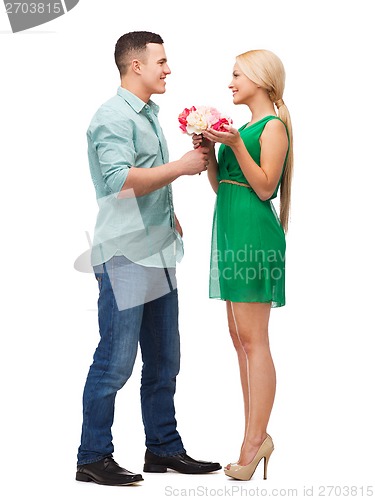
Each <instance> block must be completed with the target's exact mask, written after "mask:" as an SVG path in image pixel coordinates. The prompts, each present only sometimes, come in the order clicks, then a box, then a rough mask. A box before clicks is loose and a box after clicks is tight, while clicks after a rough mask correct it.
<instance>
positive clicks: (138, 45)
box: [115, 31, 164, 76]
mask: <svg viewBox="0 0 375 500" xmlns="http://www.w3.org/2000/svg"><path fill="white" fill-rule="evenodd" d="M148 43H160V44H161V43H164V42H163V39H162V38H161V36H160V35H157V34H155V33H151V32H150V31H132V32H131V33H125V35H122V37H120V38H119V39H118V40H117V43H116V47H115V62H116V66H117V67H118V69H119V71H120V75H121V76H122V75H124V74H125V73H126V70H127V69H128V66H129V64H130V57H132V56H134V55H135V53H136V54H137V55H138V56H140V55H141V54H142V52H146V49H147V44H148Z"/></svg>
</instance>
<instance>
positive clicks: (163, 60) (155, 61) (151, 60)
mask: <svg viewBox="0 0 375 500" xmlns="http://www.w3.org/2000/svg"><path fill="white" fill-rule="evenodd" d="M170 73H171V70H170V69H169V66H168V64H167V56H166V55H165V50H164V46H163V45H162V44H160V43H148V44H147V49H146V54H145V57H144V59H143V62H141V75H142V84H143V85H144V88H145V90H146V91H147V92H148V93H149V94H150V95H152V94H164V92H165V78H166V76H167V75H169V74H170Z"/></svg>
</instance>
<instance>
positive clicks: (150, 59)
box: [76, 31, 221, 485]
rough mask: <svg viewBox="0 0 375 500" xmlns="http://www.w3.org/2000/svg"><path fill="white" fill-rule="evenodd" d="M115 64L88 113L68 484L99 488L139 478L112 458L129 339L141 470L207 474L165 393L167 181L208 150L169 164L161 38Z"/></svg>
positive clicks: (169, 383)
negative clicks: (86, 262)
mask: <svg viewBox="0 0 375 500" xmlns="http://www.w3.org/2000/svg"><path fill="white" fill-rule="evenodd" d="M115 61H116V64H117V66H118V68H119V71H120V77H121V87H119V89H118V92H117V95H116V96H115V97H113V98H112V99H110V100H109V101H107V102H106V103H105V104H104V105H103V106H101V108H99V110H98V111H97V113H96V114H95V116H94V117H93V119H92V121H91V124H90V126H89V129H88V132H87V138H88V155H89V164H90V171H91V176H92V180H93V183H94V186H95V190H96V196H97V200H98V204H99V213H98V217H97V221H96V226H95V235H94V242H93V248H92V253H91V262H92V265H93V267H94V271H95V276H96V279H97V281H98V285H99V300H98V317H99V330H100V337H101V338H100V342H99V344H98V347H97V349H96V351H95V354H94V360H93V363H92V365H91V367H90V370H89V373H88V376H87V380H86V385H85V389H84V394H83V424H82V437H81V445H80V447H79V450H78V462H77V463H78V465H77V473H76V479H77V480H79V481H94V482H96V483H99V484H106V485H123V484H129V483H135V482H138V481H142V479H143V478H142V476H141V474H134V473H132V472H130V471H128V470H126V469H124V468H122V467H120V466H119V465H118V464H117V463H116V462H115V461H114V459H113V456H112V453H113V451H114V447H113V444H112V435H111V427H112V423H113V417H114V402H115V397H116V394H117V391H118V390H119V389H120V388H121V387H122V386H123V385H124V384H125V382H126V381H127V380H128V378H129V377H130V375H131V372H132V369H133V365H134V362H135V358H136V354H137V348H138V343H139V344H140V348H141V353H142V360H143V367H142V380H141V407H142V419H143V424H144V429H145V435H146V454H145V464H144V469H143V470H144V472H166V471H167V469H173V470H175V471H177V472H181V473H187V474H196V473H207V472H212V471H215V470H219V469H220V468H221V466H220V464H219V463H213V462H203V461H197V460H194V459H192V458H190V457H189V456H188V455H187V454H186V451H185V449H184V446H183V443H182V440H181V437H180V435H179V433H178V432H177V429H176V420H175V408H174V393H175V384H176V376H177V374H178V372H179V365H180V341H179V332H178V298H177V288H176V278H175V266H176V259H177V260H178V259H179V258H180V256H181V253H182V240H181V236H182V230H181V226H180V224H179V222H178V220H177V217H176V216H175V214H174V211H173V200H172V190H171V186H170V184H171V183H172V182H173V181H174V180H175V179H177V178H178V177H180V176H181V175H195V174H199V173H201V172H202V171H204V170H206V169H207V163H208V149H207V148H199V149H196V150H192V151H189V152H188V153H186V154H185V155H184V156H182V158H181V159H179V160H178V161H174V162H169V160H168V150H167V145H166V142H165V138H164V135H163V132H162V130H161V128H160V125H159V122H158V119H157V113H158V107H157V106H156V104H154V103H153V102H152V101H151V100H150V97H151V95H152V94H163V93H164V92H165V85H166V82H165V80H166V77H167V75H169V74H170V72H171V71H170V69H169V67H168V64H167V58H166V55H165V51H164V46H163V40H162V39H161V37H160V36H159V35H156V34H154V33H149V32H143V31H141V32H133V33H127V34H125V35H123V36H122V37H121V38H120V39H119V40H118V41H117V44H116V49H115Z"/></svg>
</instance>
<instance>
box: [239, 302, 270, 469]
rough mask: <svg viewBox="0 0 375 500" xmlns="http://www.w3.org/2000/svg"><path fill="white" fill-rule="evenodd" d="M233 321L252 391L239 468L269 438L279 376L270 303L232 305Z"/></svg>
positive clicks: (249, 460)
mask: <svg viewBox="0 0 375 500" xmlns="http://www.w3.org/2000/svg"><path fill="white" fill-rule="evenodd" d="M231 307H232V314H233V320H234V323H235V326H236V331H237V333H238V337H239V339H240V342H241V345H242V348H243V350H244V352H245V356H246V360H247V365H246V366H247V382H248V385H249V388H250V400H249V413H248V425H247V428H246V429H247V431H246V433H245V439H244V444H243V446H242V449H241V455H240V460H239V462H238V463H239V464H240V465H247V464H249V463H250V462H251V461H252V460H253V458H254V457H255V455H256V453H257V451H258V449H259V446H260V445H261V444H262V442H263V441H264V439H265V438H266V432H267V425H268V421H269V418H270V414H271V410H272V406H273V402H274V399H275V390H276V373H275V367H274V364H273V360H272V356H271V351H270V346H269V340H268V323H269V316H270V310H271V304H270V303H258V302H257V303H243V302H241V303H240V302H232V303H231Z"/></svg>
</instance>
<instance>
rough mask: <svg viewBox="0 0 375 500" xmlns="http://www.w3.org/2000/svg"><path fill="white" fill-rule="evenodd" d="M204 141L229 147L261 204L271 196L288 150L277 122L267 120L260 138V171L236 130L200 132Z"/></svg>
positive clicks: (281, 127) (281, 124)
mask: <svg viewBox="0 0 375 500" xmlns="http://www.w3.org/2000/svg"><path fill="white" fill-rule="evenodd" d="M203 135H204V137H205V138H206V139H209V140H211V141H216V142H221V143H223V144H226V145H227V146H230V147H231V148H232V150H233V153H234V154H235V156H236V158H237V161H238V164H239V165H240V167H241V170H242V172H243V174H244V176H245V177H246V179H247V181H248V183H249V184H250V186H251V187H252V188H253V189H254V191H255V193H256V194H257V195H258V197H259V198H260V199H261V200H263V201H265V200H268V199H269V198H270V197H271V196H272V194H273V193H274V191H275V189H276V187H277V184H278V182H279V180H280V176H281V174H282V170H283V165H284V161H285V156H286V153H287V150H288V136H287V133H286V130H285V126H284V124H283V123H282V122H281V121H280V120H270V121H269V122H268V123H267V125H266V126H265V127H264V130H263V133H262V135H261V137H260V143H261V155H260V167H259V166H258V165H257V164H256V163H255V161H254V160H253V158H252V157H251V156H250V154H249V152H248V151H247V149H246V146H245V144H244V142H243V140H242V139H241V137H240V134H239V132H238V130H236V129H234V128H232V127H229V128H228V132H216V131H215V130H212V129H209V130H206V131H204V132H203Z"/></svg>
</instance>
